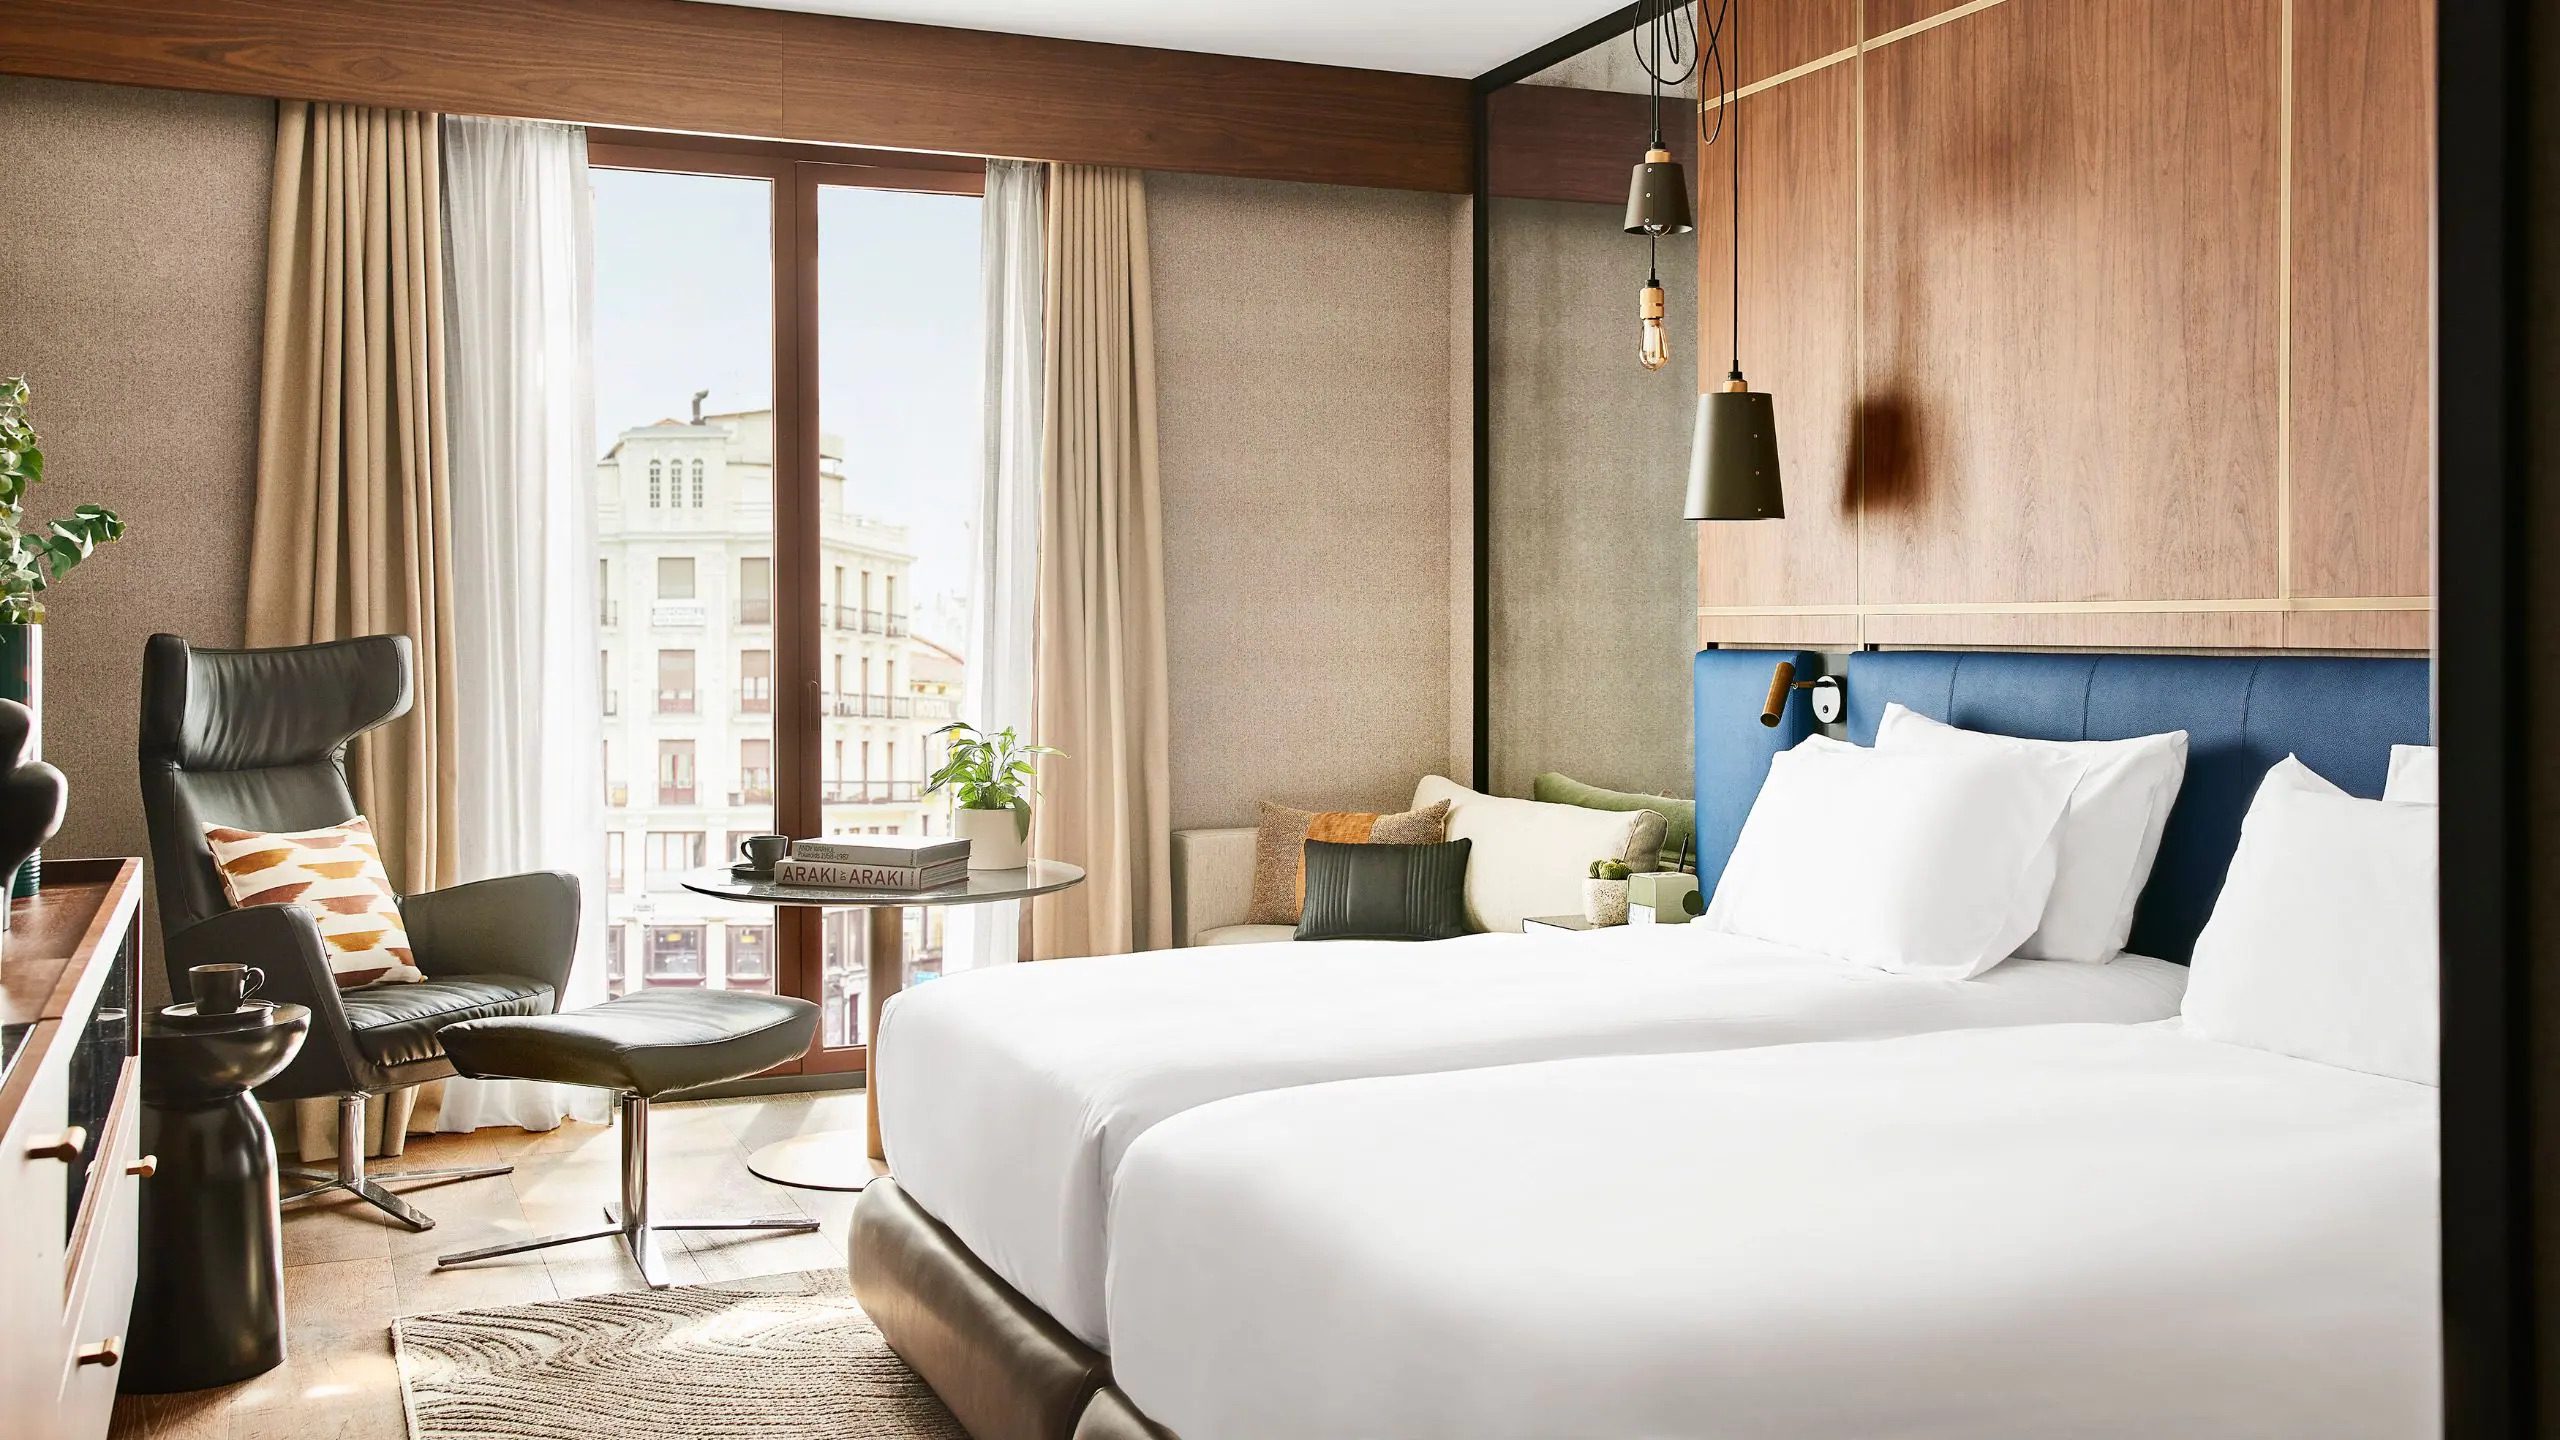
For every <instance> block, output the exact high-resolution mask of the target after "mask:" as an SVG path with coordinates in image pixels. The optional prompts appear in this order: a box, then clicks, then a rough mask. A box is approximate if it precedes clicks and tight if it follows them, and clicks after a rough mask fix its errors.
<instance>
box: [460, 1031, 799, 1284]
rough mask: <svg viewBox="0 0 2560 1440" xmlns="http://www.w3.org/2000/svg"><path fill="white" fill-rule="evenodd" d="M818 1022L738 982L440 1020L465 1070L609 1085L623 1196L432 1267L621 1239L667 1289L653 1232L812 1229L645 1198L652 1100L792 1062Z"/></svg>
mask: <svg viewBox="0 0 2560 1440" xmlns="http://www.w3.org/2000/svg"><path fill="white" fill-rule="evenodd" d="M817 1029H818V1007H817V1006H815V1005H812V1004H810V1003H809V1002H808V1001H806V1000H794V999H790V998H788V997H786V996H780V995H755V994H749V993H746V992H743V991H736V990H644V991H641V992H640V993H638V994H636V995H625V996H623V997H622V998H620V999H618V1000H608V1001H606V1002H605V1003H603V1004H601V1005H591V1006H589V1007H587V1008H586V1009H583V1010H571V1011H568V1012H566V1013H563V1014H558V1015H509V1016H499V1017H492V1018H489V1019H483V1020H465V1021H463V1022H461V1023H460V1024H456V1025H448V1026H446V1027H445V1028H444V1029H443V1031H442V1032H441V1034H440V1038H441V1039H442V1041H443V1042H444V1050H445V1054H446V1056H447V1057H449V1058H450V1059H451V1060H452V1061H453V1066H454V1068H455V1069H456V1070H458V1071H460V1072H461V1073H463V1074H465V1075H469V1076H472V1077H475V1078H481V1079H511V1080H548V1081H551V1082H552V1083H554V1084H559V1085H590V1086H594V1087H596V1088H597V1089H601V1090H611V1091H613V1092H614V1095H615V1097H616V1101H617V1105H618V1108H619V1110H620V1112H621V1124H622V1202H621V1204H619V1205H607V1206H605V1207H604V1218H605V1222H606V1223H605V1224H604V1225H603V1226H601V1227H599V1228H597V1229H593V1230H577V1231H571V1232H569V1233H567V1234H561V1235H546V1236H544V1237H543V1238H541V1239H539V1240H515V1241H509V1242H508V1243H506V1244H503V1245H488V1246H483V1247H481V1248H480V1249H477V1250H464V1251H461V1252H458V1253H456V1254H452V1255H445V1256H441V1257H439V1258H438V1259H437V1261H436V1264H437V1266H438V1267H439V1268H441V1267H443V1266H447V1265H461V1264H465V1263H467V1262H469V1261H473V1260H487V1259H490V1258H492V1257H495V1256H499V1255H514V1254H519V1253H521V1252H523V1251H527V1250H542V1249H547V1248H549V1247H551V1246H554V1245H571V1244H575V1243H577V1242H578V1241H581V1240H602V1239H606V1238H608V1237H618V1238H619V1239H620V1240H621V1241H622V1243H623V1244H624V1245H625V1246H626V1247H628V1248H629V1250H630V1252H631V1260H632V1263H633V1264H635V1265H637V1266H639V1267H640V1274H641V1276H642V1278H644V1279H646V1280H647V1281H648V1282H649V1283H650V1284H651V1285H654V1286H661V1287H663V1286H664V1285H665V1284H666V1283H667V1266H666V1257H665V1255H664V1254H663V1253H662V1252H661V1251H660V1249H659V1247H658V1239H657V1232H658V1231H661V1230H778V1231H807V1230H815V1229H817V1228H818V1222H817V1221H815V1220H810V1219H803V1218H800V1217H797V1216H794V1217H789V1218H780V1219H765V1220H660V1219H657V1218H655V1216H654V1215H653V1213H652V1212H651V1210H650V1206H649V1102H650V1101H651V1100H653V1099H655V1098H657V1097H658V1096H661V1095H666V1094H669V1093H672V1092H675V1091H679V1090H692V1089H697V1088H699V1087H701V1086H704V1085H716V1084H718V1083H719V1082H721V1081H723V1080H736V1079H739V1078H741V1077H744V1076H748V1075H753V1074H755V1073H756V1072H757V1071H759V1070H764V1069H768V1068H770V1067H772V1066H775V1065H779V1064H781V1063H783V1062H784V1061H787V1060H790V1059H793V1058H794V1057H796V1056H798V1055H799V1054H800V1053H801V1052H802V1051H804V1050H806V1049H808V1048H809V1040H810V1037H811V1036H813V1035H815V1034H816V1033H817Z"/></svg>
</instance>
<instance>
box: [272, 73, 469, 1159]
mask: <svg viewBox="0 0 2560 1440" xmlns="http://www.w3.org/2000/svg"><path fill="white" fill-rule="evenodd" d="M441 164H442V162H441V156H440V152H439V149H438V146H437V139H436V117H435V116H433V115H422V114H417V113H414V112H410V111H404V110H377V109H369V108H366V107H362V106H352V105H312V104H305V103H302V102H300V101H285V102H283V103H282V104H281V105H279V106H278V108H277V115H276V163H275V189H274V193H273V197H272V200H271V202H270V207H269V212H268V232H267V313H266V350H265V359H264V364H263V367H262V370H261V373H260V387H259V389H260V393H259V401H258V494H257V506H256V511H255V515H254V518H253V521H252V528H251V532H250V540H249V615H248V643H249V644H251V645H253V646H267V645H303V644H309V643H311V642H314V641H320V640H337V639H343V638H346V637H348V636H354V635H377V634H404V635H407V636H408V637H409V638H410V641H411V643H412V645H413V646H414V647H415V656H416V675H415V686H416V696H417V698H416V703H415V704H414V705H413V706H412V707H411V709H410V711H409V713H408V714H407V715H406V716H404V717H403V718H401V719H399V720H396V721H394V722H392V723H391V724H389V725H386V726H384V727H383V728H381V729H380V730H377V731H374V732H373V733H372V734H369V735H367V736H365V737H363V738H362V739H360V740H358V741H357V742H356V744H355V747H354V749H353V750H352V752H351V753H350V755H349V763H348V779H349V781H350V783H351V785H352V787H353V788H354V790H355V796H356V802H357V804H359V805H361V806H362V807H363V809H364V813H365V814H366V815H367V816H368V817H370V818H371V820H372V821H373V829H374V833H375V834H376V835H377V836H379V837H380V838H381V842H382V851H383V863H384V864H385V865H386V866H388V867H389V869H390V871H391V878H392V882H393V883H394V884H395V885H397V886H398V887H399V888H400V890H401V892H402V893H403V894H408V893H412V892H416V891H420V890H432V889H435V888H437V887H438V886H440V885H442V884H444V883H445V882H446V881H447V880H448V879H449V878H450V877H451V876H452V875H453V874H454V873H455V872H456V870H457V869H458V866H457V863H456V858H455V848H454V847H455V831H454V814H453V805H454V792H455V787H454V784H453V773H452V770H453V763H454V754H455V742H454V731H453V724H454V711H453V707H452V705H451V704H450V703H449V696H450V695H451V693H452V688H453V651H452V643H451V637H452V633H453V605H452V599H451V591H452V572H451V560H450V556H449V553H448V546H449V539H448V537H449V535H450V533H451V518H450V510H449V503H450V502H449V496H450V494H451V490H450V487H449V485H448V484H447V480H446V473H445V463H446V457H445V446H446V441H445V415H444V241H443V236H444V219H443V210H444V206H443V199H442V193H441V180H440V173H439V172H440V170H441ZM416 1098H417V1097H416V1092H414V1091H408V1092H402V1093H400V1094H397V1095H392V1096H386V1097H382V1099H381V1101H379V1102H378V1103H377V1104H376V1105H375V1106H374V1107H371V1108H372V1109H373V1110H374V1111H375V1113H376V1115H377V1116H378V1117H380V1118H375V1119H374V1120H373V1122H372V1123H373V1125H374V1126H375V1128H376V1129H377V1132H378V1134H379V1138H378V1139H376V1141H375V1148H376V1150H377V1153H386V1154H396V1153H398V1151H399V1148H400V1137H401V1135H402V1133H403V1131H405V1130H406V1129H407V1128H408V1127H409V1126H410V1125H412V1124H416V1123H418V1122H417V1121H416V1120H414V1119H412V1118H411V1116H410V1114H409V1112H410V1109H411V1107H412V1105H413V1104H414V1103H415V1102H416ZM296 1108H297V1109H298V1110H299V1111H300V1112H301V1113H300V1114H298V1115H297V1117H296V1119H297V1121H298V1122H299V1123H298V1125H297V1127H296V1128H298V1129H299V1130H300V1131H301V1132H302V1136H303V1137H304V1143H303V1145H302V1153H303V1155H304V1157H305V1158H307V1159H317V1158H321V1157H323V1156H325V1155H327V1154H330V1153H334V1149H333V1144H332V1137H333V1130H334V1126H335V1123H336V1109H335V1104H334V1102H332V1101H327V1100H322V1101H314V1102H308V1103H306V1104H304V1105H302V1106H299V1107H296ZM283 1139H284V1137H281V1136H280V1137H279V1140H280V1141H282V1140H283Z"/></svg>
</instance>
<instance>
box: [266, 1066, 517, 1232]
mask: <svg viewBox="0 0 2560 1440" xmlns="http://www.w3.org/2000/svg"><path fill="white" fill-rule="evenodd" d="M364 1101H365V1097H364V1094H363V1092H361V1091H359V1092H357V1093H355V1094H351V1095H341V1096H339V1097H338V1163H337V1169H336V1171H335V1172H334V1173H332V1172H330V1171H326V1170H287V1171H284V1172H282V1177H281V1178H283V1179H286V1180H293V1181H300V1182H302V1184H303V1188H302V1189H299V1190H296V1191H294V1192H293V1193H291V1194H289V1195H286V1196H285V1197H283V1203H284V1204H287V1205H290V1204H292V1203H294V1202H295V1201H297V1200H309V1199H313V1198H315V1197H318V1196H322V1195H334V1194H337V1193H339V1192H341V1191H343V1192H345V1193H347V1194H349V1195H353V1196H355V1197H356V1198H358V1199H360V1200H363V1201H366V1202H367V1203H369V1204H371V1205H372V1206H373V1207H374V1208H375V1209H378V1210H380V1211H382V1212H383V1213H384V1214H386V1215H388V1216H390V1217H391V1218H392V1219H394V1220H397V1221H399V1222H400V1223H401V1224H403V1225H406V1226H408V1227H409V1228H410V1229H412V1230H432V1229H434V1228H435V1226H436V1217H434V1216H433V1215H430V1214H428V1213H427V1212H426V1211H424V1210H421V1209H419V1208H418V1207H417V1206H415V1205H412V1204H410V1203H409V1202H408V1201H406V1200H403V1199H401V1198H400V1197H399V1196H397V1195H394V1194H392V1193H391V1192H390V1191H389V1190H386V1189H384V1188H383V1187H384V1186H386V1185H404V1184H410V1183H413V1182H414V1183H418V1184H442V1183H444V1182H446V1181H449V1180H481V1179H486V1178H487V1177H489V1176H492V1175H504V1174H506V1173H508V1172H509V1171H511V1170H513V1169H515V1168H516V1167H514V1166H513V1165H464V1166H460V1167H458V1168H455V1169H450V1170H401V1171H397V1172H395V1173H393V1174H389V1175H375V1174H372V1173H370V1172H369V1171H368V1170H366V1168H365V1163H364V1150H365V1142H364Z"/></svg>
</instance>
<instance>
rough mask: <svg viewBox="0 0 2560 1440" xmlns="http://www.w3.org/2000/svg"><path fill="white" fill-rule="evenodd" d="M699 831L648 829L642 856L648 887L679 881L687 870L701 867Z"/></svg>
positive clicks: (701, 836) (700, 836)
mask: <svg viewBox="0 0 2560 1440" xmlns="http://www.w3.org/2000/svg"><path fill="white" fill-rule="evenodd" d="M702 842H703V834H702V832H701V831H699V830H652V831H650V832H649V837H648V840H647V842H646V843H647V845H648V849H647V850H646V852H644V858H645V860H646V863H647V865H648V867H649V868H648V874H647V877H646V878H647V880H648V883H649V887H650V888H651V889H657V888H659V887H661V886H666V885H673V884H677V883H680V882H681V881H682V880H683V878H684V873H685V872H686V871H688V870H699V869H701V868H702Z"/></svg>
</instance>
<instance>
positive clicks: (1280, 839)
mask: <svg viewBox="0 0 2560 1440" xmlns="http://www.w3.org/2000/svg"><path fill="white" fill-rule="evenodd" d="M1448 824H1449V802H1448V801H1446V800H1443V801H1440V802H1439V803H1437V804H1433V805H1425V806H1423V807H1422V808H1421V809H1419V810H1407V811H1405V812H1404V813H1402V814H1400V815H1373V814H1370V813H1368V812H1366V811H1359V810H1292V809H1290V808H1289V807H1288V806H1286V805H1274V804H1272V803H1271V802H1270V801H1268V800H1265V801H1263V802H1262V824H1261V827H1260V831H1259V833H1258V834H1256V835H1255V836H1254V839H1253V907H1252V909H1251V910H1250V911H1249V912H1248V913H1247V914H1246V916H1245V923H1247V924H1249V925H1295V924H1297V923H1298V916H1299V914H1300V912H1301V911H1303V910H1304V909H1305V907H1306V899H1307V861H1306V856H1307V842H1308V841H1310V840H1331V841H1335V842H1337V843H1339V844H1345V845H1430V844H1435V843H1437V842H1438V841H1439V840H1441V839H1442V838H1443V834H1442V832H1444V831H1445V830H1446V829H1447V828H1448Z"/></svg>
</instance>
